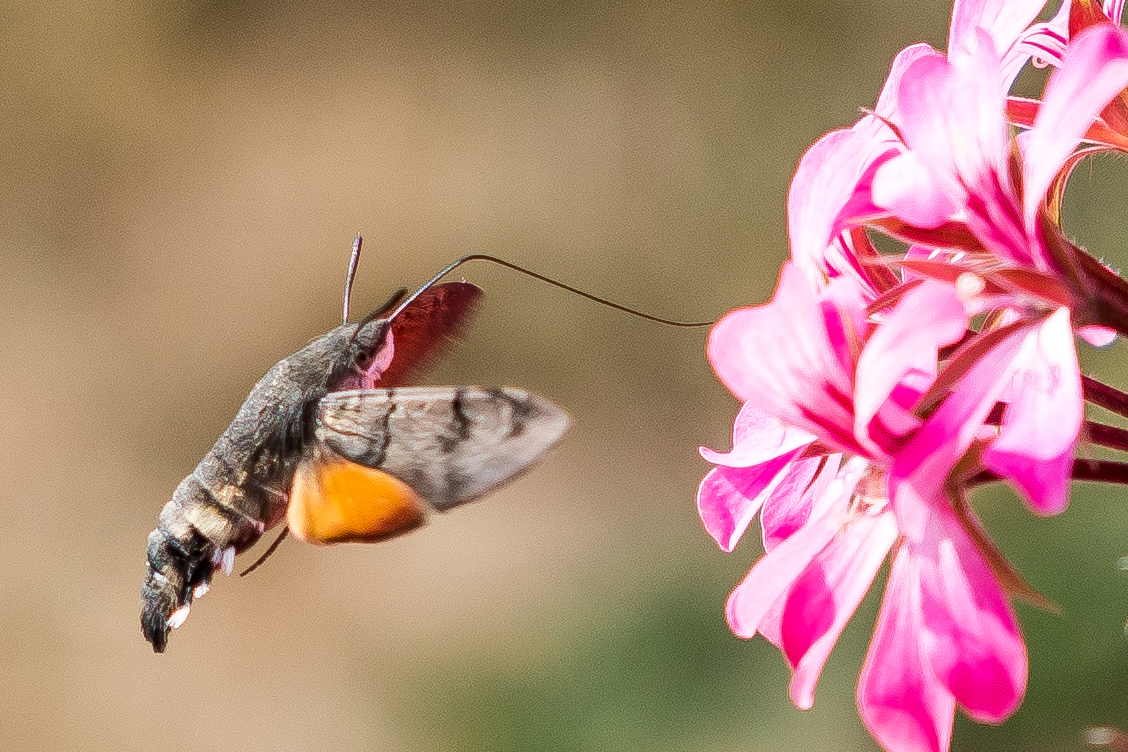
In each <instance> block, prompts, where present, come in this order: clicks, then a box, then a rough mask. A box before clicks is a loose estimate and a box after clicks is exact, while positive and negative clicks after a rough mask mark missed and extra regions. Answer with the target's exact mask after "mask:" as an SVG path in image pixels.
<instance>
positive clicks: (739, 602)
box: [725, 461, 868, 638]
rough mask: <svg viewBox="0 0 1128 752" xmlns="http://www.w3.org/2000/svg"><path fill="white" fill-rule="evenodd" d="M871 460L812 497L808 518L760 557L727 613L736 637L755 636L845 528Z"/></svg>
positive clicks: (847, 470)
mask: <svg viewBox="0 0 1128 752" xmlns="http://www.w3.org/2000/svg"><path fill="white" fill-rule="evenodd" d="M867 467H868V463H866V462H864V461H856V462H854V463H851V464H850V465H849V466H847V468H844V469H843V471H841V472H840V473H839V477H838V478H837V479H836V482H835V483H832V484H830V486H829V487H828V488H827V490H826V491H825V492H824V493H823V494H822V495H821V497H819V498H818V499H815V500H814V503H813V508H812V512H811V518H810V520H809V521H808V522H807V523H806V524H805V525H803V526H802V527H801V528H799V529H798V530H796V531H795V532H794V533H793V534H792V535H791V536H790V537H788V538H787V539H786V540H784V541H782V542H780V543H779V544H778V545H777V546H775V547H774V548H773V549H772V550H771V551H770V552H768V553H766V554H764V555H763V556H762V557H760V559H759V561H757V562H756V564H755V565H753V567H752V569H751V570H750V571H749V572H748V574H747V575H745V577H744V579H743V580H742V581H741V583H740V584H739V585H737V586H736V588H735V589H734V590H733V591H732V593H731V594H730V595H729V598H728V603H727V604H726V605H725V615H726V617H727V619H728V624H729V628H730V629H731V630H732V631H733V633H734V634H736V635H737V636H738V637H746V638H750V637H753V636H754V635H755V634H756V632H757V630H758V629H759V628H760V623H761V622H762V621H763V620H765V618H766V617H767V616H768V615H769V613H771V612H772V609H773V605H775V604H776V601H778V600H779V599H780V598H781V597H782V596H783V595H784V593H786V592H787V591H788V590H789V589H790V588H791V584H792V583H793V582H794V581H795V580H796V579H797V578H798V577H799V575H800V574H802V573H803V570H804V569H806V568H807V566H808V565H809V564H810V563H811V561H812V560H813V559H814V558H815V556H816V555H817V554H818V553H819V552H820V551H822V550H823V548H825V547H826V546H827V544H828V543H830V541H832V540H833V539H834V537H835V534H836V533H838V531H839V530H840V528H841V525H842V521H843V514H844V513H845V511H846V509H847V506H848V504H849V502H850V499H851V497H852V496H853V494H854V487H855V486H856V485H857V482H858V480H859V478H860V477H861V475H862V473H863V472H865V469H866V468H867Z"/></svg>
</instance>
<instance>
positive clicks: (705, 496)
mask: <svg viewBox="0 0 1128 752" xmlns="http://www.w3.org/2000/svg"><path fill="white" fill-rule="evenodd" d="M790 462H791V455H786V456H784V457H778V458H776V459H774V460H771V461H769V462H765V463H763V464H761V465H757V466H756V467H751V468H745V467H741V468H732V467H724V466H721V467H715V468H713V469H712V470H710V471H709V473H708V474H707V475H706V476H705V477H704V478H703V479H702V481H701V485H700V486H698V488H697V514H698V515H699V516H700V517H701V523H702V524H703V525H704V526H705V530H706V531H707V532H708V533H709V535H710V536H712V538H713V540H714V541H716V542H717V545H718V546H719V547H720V548H721V550H722V551H724V552H725V553H728V552H730V551H732V550H733V548H735V547H736V544H737V542H738V541H739V540H740V537H741V536H742V535H744V531H745V530H746V529H747V528H748V525H749V523H751V522H752V518H753V517H755V516H756V512H758V511H759V510H760V507H761V506H762V505H763V503H764V500H765V499H766V498H767V493H766V491H767V489H769V488H770V487H771V486H772V484H773V482H774V481H776V478H777V476H779V475H780V472H781V471H782V470H783V469H784V468H785V467H787V465H788V464H789V463H790Z"/></svg>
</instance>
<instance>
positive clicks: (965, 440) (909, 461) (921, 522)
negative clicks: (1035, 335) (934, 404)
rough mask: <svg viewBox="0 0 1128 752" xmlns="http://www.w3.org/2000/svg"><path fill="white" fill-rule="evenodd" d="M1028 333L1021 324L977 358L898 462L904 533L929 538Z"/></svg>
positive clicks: (895, 484) (894, 479) (892, 482)
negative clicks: (927, 531) (952, 477)
mask: <svg viewBox="0 0 1128 752" xmlns="http://www.w3.org/2000/svg"><path fill="white" fill-rule="evenodd" d="M1028 331H1029V326H1022V325H1017V324H1016V325H1014V326H1013V328H1012V329H1010V330H1007V331H1002V330H1000V333H999V334H998V339H997V341H995V342H993V343H992V345H993V346H992V347H990V349H988V350H987V351H986V352H984V353H977V354H976V359H975V361H974V362H973V363H972V364H971V365H970V366H969V367H968V369H967V371H966V373H964V374H963V377H962V378H961V379H960V380H959V381H958V382H957V383H956V385H955V386H954V387H953V388H952V391H951V393H950V394H949V395H948V397H947V398H946V399H945V400H944V402H943V404H941V405H940V407H939V408H937V409H936V411H935V412H934V413H933V414H932V415H931V416H930V417H929V418H928V420H927V421H925V423H924V425H922V426H921V427H920V429H918V430H917V432H916V434H915V435H914V437H913V438H912V439H911V440H910V441H909V442H908V443H907V444H906V445H905V446H904V447H903V448H902V449H901V450H900V451H899V452H898V454H897V455H896V457H895V458H894V461H893V468H892V470H891V472H890V479H889V490H890V496H891V497H892V499H893V508H894V511H896V513H897V520H898V522H899V524H900V527H901V532H902V533H903V534H904V535H906V536H907V537H908V538H910V539H912V540H920V539H921V536H922V535H923V534H924V527H925V524H926V523H927V521H928V519H929V517H930V516H931V514H932V506H933V504H934V503H935V502H934V500H935V499H938V498H942V497H943V487H944V484H945V483H946V482H947V480H948V475H949V473H951V471H952V468H953V467H954V466H955V464H956V462H957V461H958V460H959V459H960V458H962V457H963V455H964V453H965V452H966V451H967V449H968V447H969V446H971V442H972V441H973V440H974V439H975V438H976V436H977V434H978V432H979V430H980V428H981V427H982V425H983V421H984V420H985V419H986V418H987V416H988V414H990V412H991V409H992V408H993V407H994V406H995V402H996V401H998V399H999V396H1000V395H1001V394H1002V393H1003V391H1004V390H1005V389H1006V387H1007V386H1008V384H1009V380H1010V376H1011V373H1012V370H1011V364H1012V363H1013V361H1014V358H1015V356H1016V355H1017V354H1018V352H1019V349H1020V348H1021V346H1022V343H1023V341H1024V340H1025V338H1026V334H1027V332H1028ZM981 336H983V335H981ZM958 357H959V355H958V354H957V358H958Z"/></svg>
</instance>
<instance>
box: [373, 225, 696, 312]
mask: <svg viewBox="0 0 1128 752" xmlns="http://www.w3.org/2000/svg"><path fill="white" fill-rule="evenodd" d="M359 237H360V236H359V235H358V236H357V238H359ZM468 261H489V262H492V263H494V264H497V265H498V266H503V267H505V268H506V269H512V270H513V271H515V272H520V273H521V274H524V275H525V276H527V277H532V278H533V279H535V280H538V281H540V282H545V283H546V284H550V285H552V286H553V287H559V288H560V289H561V290H567V291H568V292H570V293H573V294H575V295H579V296H580V297H581V298H586V299H588V300H590V301H593V302H595V303H599V304H600V305H605V306H607V307H608V308H613V309H615V310H616V311H621V312H623V313H629V314H630V315H632V316H638V317H639V318H640V319H645V320H647V321H653V322H655V323H656V324H664V325H666V326H676V327H680V328H683V329H691V328H695V327H702V326H712V325H713V324H715V323H717V322H715V321H689V322H687V321H672V320H670V319H664V318H662V317H660V316H653V315H651V314H649V313H643V312H642V311H639V310H637V309H634V308H630V307H628V306H625V305H620V304H618V303H613V302H611V301H610V300H607V299H606V298H601V297H599V296H598V295H592V294H591V293H589V292H584V291H583V290H581V289H579V288H577V287H572V286H571V285H568V284H565V283H563V282H561V281H559V280H556V279H553V278H552V277H546V276H545V275H543V274H538V273H536V272H534V271H532V270H531V269H526V268H525V267H523V266H519V265H518V264H514V263H512V262H510V261H506V260H505V259H501V258H498V257H497V256H491V255H489V254H488V253H471V254H469V255H467V256H463V257H461V258H457V259H455V260H454V261H452V262H450V263H449V264H447V265H446V266H444V267H443V268H442V269H441V270H440V271H439V273H438V274H436V275H435V276H433V277H431V279H429V280H427V282H426V283H425V284H424V285H423V286H422V287H420V288H419V289H418V290H416V291H415V292H413V293H412V294H411V295H409V296H407V297H406V298H405V299H404V300H403V302H401V303H400V304H399V305H398V306H396V308H395V310H393V311H392V312H391V313H390V314H389V315H388V320H389V321H391V320H392V319H394V318H395V317H396V316H398V315H399V314H400V313H401V312H402V311H403V310H404V309H405V308H407V307H408V306H409V305H411V303H412V301H414V300H415V299H416V298H417V297H419V296H420V295H422V294H423V293H425V292H426V291H427V290H429V289H430V288H432V287H434V286H435V285H436V284H437V283H438V282H439V281H440V280H441V279H442V278H443V277H445V276H446V275H448V274H450V273H451V272H453V271H454V270H455V269H457V268H458V267H460V266H462V265H463V264H465V263H467V262H468Z"/></svg>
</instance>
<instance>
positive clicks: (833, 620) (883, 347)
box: [698, 265, 1076, 750]
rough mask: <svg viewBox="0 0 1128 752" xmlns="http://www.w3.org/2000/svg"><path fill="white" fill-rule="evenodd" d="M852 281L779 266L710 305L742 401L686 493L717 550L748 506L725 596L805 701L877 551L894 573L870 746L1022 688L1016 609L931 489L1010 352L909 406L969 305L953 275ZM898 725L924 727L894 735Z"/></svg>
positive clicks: (868, 706)
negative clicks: (756, 301)
mask: <svg viewBox="0 0 1128 752" xmlns="http://www.w3.org/2000/svg"><path fill="white" fill-rule="evenodd" d="M869 292H870V291H866V290H863V289H861V288H859V287H858V286H857V285H856V284H855V283H854V281H853V280H850V279H839V280H836V281H832V282H831V283H830V284H829V285H828V286H827V287H826V288H824V289H822V290H812V289H811V287H810V286H809V284H808V283H807V282H806V280H805V279H804V278H803V277H802V275H800V274H799V273H797V271H796V270H795V269H794V268H793V267H792V266H791V265H785V267H784V269H783V271H782V274H781V278H780V284H779V287H778V289H777V291H776V295H775V297H774V298H773V300H772V302H771V303H769V304H766V305H764V306H760V307H757V308H748V309H741V310H738V311H734V312H733V313H731V314H729V315H728V316H726V317H725V318H724V319H722V320H721V321H720V322H718V324H717V325H716V327H715V328H714V330H713V332H712V334H711V336H710V340H709V347H708V353H709V358H710V362H711V363H712V364H713V367H714V370H715V371H716V372H717V375H718V377H719V378H720V379H721V380H722V381H723V382H724V383H725V384H726V385H727V386H728V387H729V388H730V389H731V390H732V391H733V393H734V394H736V395H737V396H738V397H739V398H741V399H743V400H745V405H744V407H743V409H742V410H741V413H740V415H739V416H738V417H737V420H736V423H735V425H734V431H733V450H732V451H731V452H729V453H727V454H720V453H716V452H712V451H710V450H702V454H703V456H705V457H706V459H709V460H710V461H712V462H715V463H717V464H718V467H716V468H715V469H714V470H712V471H711V472H710V473H709V474H708V475H707V476H706V478H705V480H704V481H702V484H701V487H700V489H699V492H698V509H699V512H700V514H701V518H702V521H703V523H704V524H705V527H706V529H707V530H708V531H709V533H710V534H711V535H713V537H714V539H715V540H717V542H718V544H719V545H720V546H721V547H722V548H723V549H724V550H731V549H732V547H733V546H734V545H735V544H736V542H737V540H738V539H739V538H740V536H741V535H742V534H743V532H744V530H745V529H746V528H747V526H748V524H749V523H750V521H751V519H752V517H753V516H754V515H755V514H756V512H757V511H759V512H760V518H761V526H762V531H763V538H764V547H765V549H766V551H767V553H766V554H765V555H764V557H763V558H761V559H760V561H758V562H757V563H756V565H755V566H753V568H752V570H751V571H750V572H749V573H748V576H747V577H746V578H745V579H744V580H743V581H742V582H741V583H740V584H739V585H738V586H737V587H736V589H735V590H734V591H733V593H732V595H731V596H730V597H729V601H728V605H727V608H726V613H727V617H728V621H729V625H730V627H731V628H732V630H733V631H734V632H735V633H736V634H737V635H740V636H742V637H752V636H754V635H755V634H757V633H759V634H762V635H764V636H765V638H767V639H768V640H770V641H771V642H772V643H773V644H775V645H776V646H778V647H779V648H780V650H781V651H782V652H783V654H784V655H785V657H786V658H787V659H788V662H789V663H790V665H791V666H792V668H793V670H794V674H793V677H792V684H791V697H792V701H793V702H795V703H796V705H797V706H799V707H801V708H808V707H810V706H811V705H812V704H813V702H814V688H815V684H816V683H817V680H818V677H819V674H820V673H821V671H822V667H823V665H824V664H825V662H826V659H827V657H828V656H829V654H830V651H831V649H832V648H833V646H834V643H835V642H836V641H837V639H838V636H839V635H840V634H841V632H842V630H843V629H844V627H845V625H846V623H847V622H848V621H849V619H850V618H851V616H852V615H853V613H854V611H855V610H856V608H857V606H858V604H859V603H860V602H861V599H862V598H863V597H864V595H865V593H866V591H867V590H868V589H869V587H870V585H871V584H872V582H873V578H874V577H875V576H876V573H877V570H878V569H879V567H880V566H881V564H882V562H883V561H884V560H885V558H886V556H887V555H888V554H889V553H890V551H891V550H892V551H895V552H896V556H895V561H896V562H897V563H896V564H895V565H894V566H895V570H896V571H897V572H898V573H899V574H898V575H897V578H896V580H895V581H896V582H897V583H901V584H899V585H898V586H897V588H896V589H894V587H893V585H892V584H891V585H890V589H888V590H887V598H886V603H885V605H884V606H883V611H882V617H881V620H880V622H879V630H878V633H877V635H876V636H875V641H874V644H873V647H871V651H870V655H869V657H868V658H867V662H866V668H865V669H864V670H863V677H864V678H863V682H862V684H861V685H860V688H859V707H860V709H861V712H862V716H863V719H864V720H865V721H866V723H867V725H868V726H869V727H870V729H871V731H872V732H873V733H874V735H875V737H876V738H878V739H879V741H881V742H882V743H883V744H886V746H887V747H888V748H889V749H891V750H900V749H937V750H939V749H943V748H944V746H943V745H940V746H937V745H938V744H939V743H940V741H943V742H944V744H946V741H945V740H946V739H947V738H948V737H949V736H950V733H951V725H952V721H953V718H954V708H955V705H956V703H959V704H960V705H961V706H963V707H964V708H965V709H966V710H967V711H968V712H969V714H971V715H972V716H973V717H976V718H980V719H986V720H991V721H994V722H997V721H1000V720H1002V719H1003V718H1004V717H1005V716H1006V715H1008V714H1009V713H1010V712H1012V711H1013V710H1014V708H1015V707H1017V705H1018V703H1019V701H1020V700H1021V697H1022V694H1023V691H1024V688H1025V676H1026V674H1025V671H1026V668H1025V667H1026V660H1025V650H1024V647H1023V644H1022V638H1021V636H1020V634H1019V632H1018V627H1017V623H1016V621H1015V619H1014V617H1013V614H1012V613H1011V611H1010V608H1009V606H1008V605H1007V603H1006V599H1005V596H1004V594H1003V591H1002V589H1001V588H1000V586H999V584H998V583H997V582H996V581H995V579H994V576H993V575H992V574H991V570H990V567H989V566H988V564H987V561H986V559H984V557H983V554H982V553H981V552H980V550H979V548H978V547H977V544H976V539H975V538H973V537H972V536H971V535H970V534H969V533H968V532H966V531H965V529H964V524H965V523H962V522H960V520H959V518H958V517H957V514H956V511H955V510H954V507H953V504H954V501H955V500H953V499H952V498H950V496H949V491H948V490H947V481H948V480H949V479H950V477H951V475H952V473H953V472H954V470H955V468H956V464H957V462H958V461H959V460H960V459H961V458H962V456H963V454H964V453H965V452H966V450H967V449H968V448H969V447H970V446H971V445H972V443H973V441H975V440H976V439H978V438H981V437H980V430H979V429H982V428H984V427H986V424H985V422H984V421H985V419H986V418H987V415H988V413H989V412H990V410H991V408H992V406H993V405H994V404H995V403H996V401H997V400H998V399H999V398H1000V397H1005V396H1006V394H1004V393H1005V392H1006V386H1007V381H1008V380H1007V379H1006V378H1004V375H1005V374H1007V373H1011V372H1012V371H1010V370H1008V369H1010V368H1011V365H1010V363H1012V362H1014V361H1015V359H1012V360H1011V361H1009V362H1003V361H1001V360H997V361H991V362H989V363H980V364H977V368H978V370H975V369H973V370H972V371H969V372H968V374H967V376H966V378H963V379H960V380H958V381H957V382H956V383H955V386H954V389H953V392H952V394H953V397H950V398H949V399H948V400H945V402H944V404H943V405H942V406H941V408H940V409H938V410H936V411H935V412H934V414H933V415H931V416H929V417H928V418H927V419H922V418H921V417H920V416H918V415H916V414H915V413H914V408H915V407H916V406H917V405H918V404H919V403H920V400H921V399H923V398H925V397H927V395H928V394H929V391H930V389H931V388H932V387H933V386H934V385H935V384H936V383H937V373H938V371H937V363H938V353H939V352H940V351H941V350H942V349H943V348H945V347H947V346H949V345H951V344H953V343H955V342H957V341H958V340H960V338H961V337H963V335H964V333H965V331H966V327H967V324H968V316H967V314H966V312H965V310H964V308H963V305H962V304H961V303H960V301H959V300H958V298H957V297H956V296H955V293H954V291H953V290H952V288H950V287H947V286H945V285H941V284H939V283H936V282H933V281H924V282H922V283H921V284H918V285H916V286H914V287H912V288H911V289H908V290H906V291H905V292H904V294H903V296H902V297H901V299H900V300H899V301H898V302H896V304H895V305H886V306H881V305H880V304H879V303H878V304H876V306H875V302H874V301H869V302H867V297H869V295H868V293H869ZM875 308H876V309H878V310H879V311H880V313H881V314H882V315H881V317H880V319H881V320H880V323H876V324H875V323H873V322H872V321H871V319H872V318H873V314H874V313H875V312H876V311H875ZM925 311H927V317H922V312H925ZM1067 331H1068V330H1067ZM1022 342H1025V340H1020V343H1019V344H1018V345H1016V347H1017V348H1019V349H1021V347H1022ZM988 376H994V378H993V379H987V380H986V381H984V378H985V377H988ZM985 383H986V384H987V386H983V384H985ZM949 402H951V403H952V404H953V405H954V406H951V407H950V406H949ZM967 426H971V428H970V429H969V428H967ZM953 434H956V436H955V437H953ZM1000 435H1001V434H1000ZM1075 435H1076V432H1075V431H1074V436H1075ZM1070 449H1072V446H1070ZM1020 454H1021V452H1020ZM844 457H849V459H848V460H847V461H845V462H844V461H843V459H844ZM905 457H910V458H911V461H907V460H905ZM922 468H927V470H928V472H927V473H925V472H921V469H922ZM967 524H974V523H973V522H971V523H967ZM953 577H954V578H956V579H952V578H953ZM891 582H892V581H891ZM944 583H948V584H950V585H951V587H948V586H947V585H944ZM967 583H970V584H967ZM968 588H973V589H974V592H970V591H969V589H968ZM910 606H911V608H910ZM906 608H910V611H909V612H908V613H903V611H904V610H905V609H906ZM890 624H894V625H901V626H900V627H896V628H894V627H889V625H890ZM885 627H889V628H890V629H894V631H893V632H891V633H887V632H886V631H882V629H883V628H885ZM1000 667H1003V668H1005V670H1002V671H1001V669H1000ZM1000 671H1001V673H1000ZM893 676H899V677H902V678H903V681H901V680H898V681H897V682H892V683H890V681H888V680H887V679H888V677H893ZM866 677H885V679H881V680H879V679H877V678H873V679H872V680H868V679H867V678H866ZM883 682H884V683H883ZM902 737H904V738H912V739H918V740H923V739H930V740H932V741H933V742H935V744H930V745H926V746H904V745H902V744H901V742H900V741H898V740H899V739H901V738H902Z"/></svg>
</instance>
